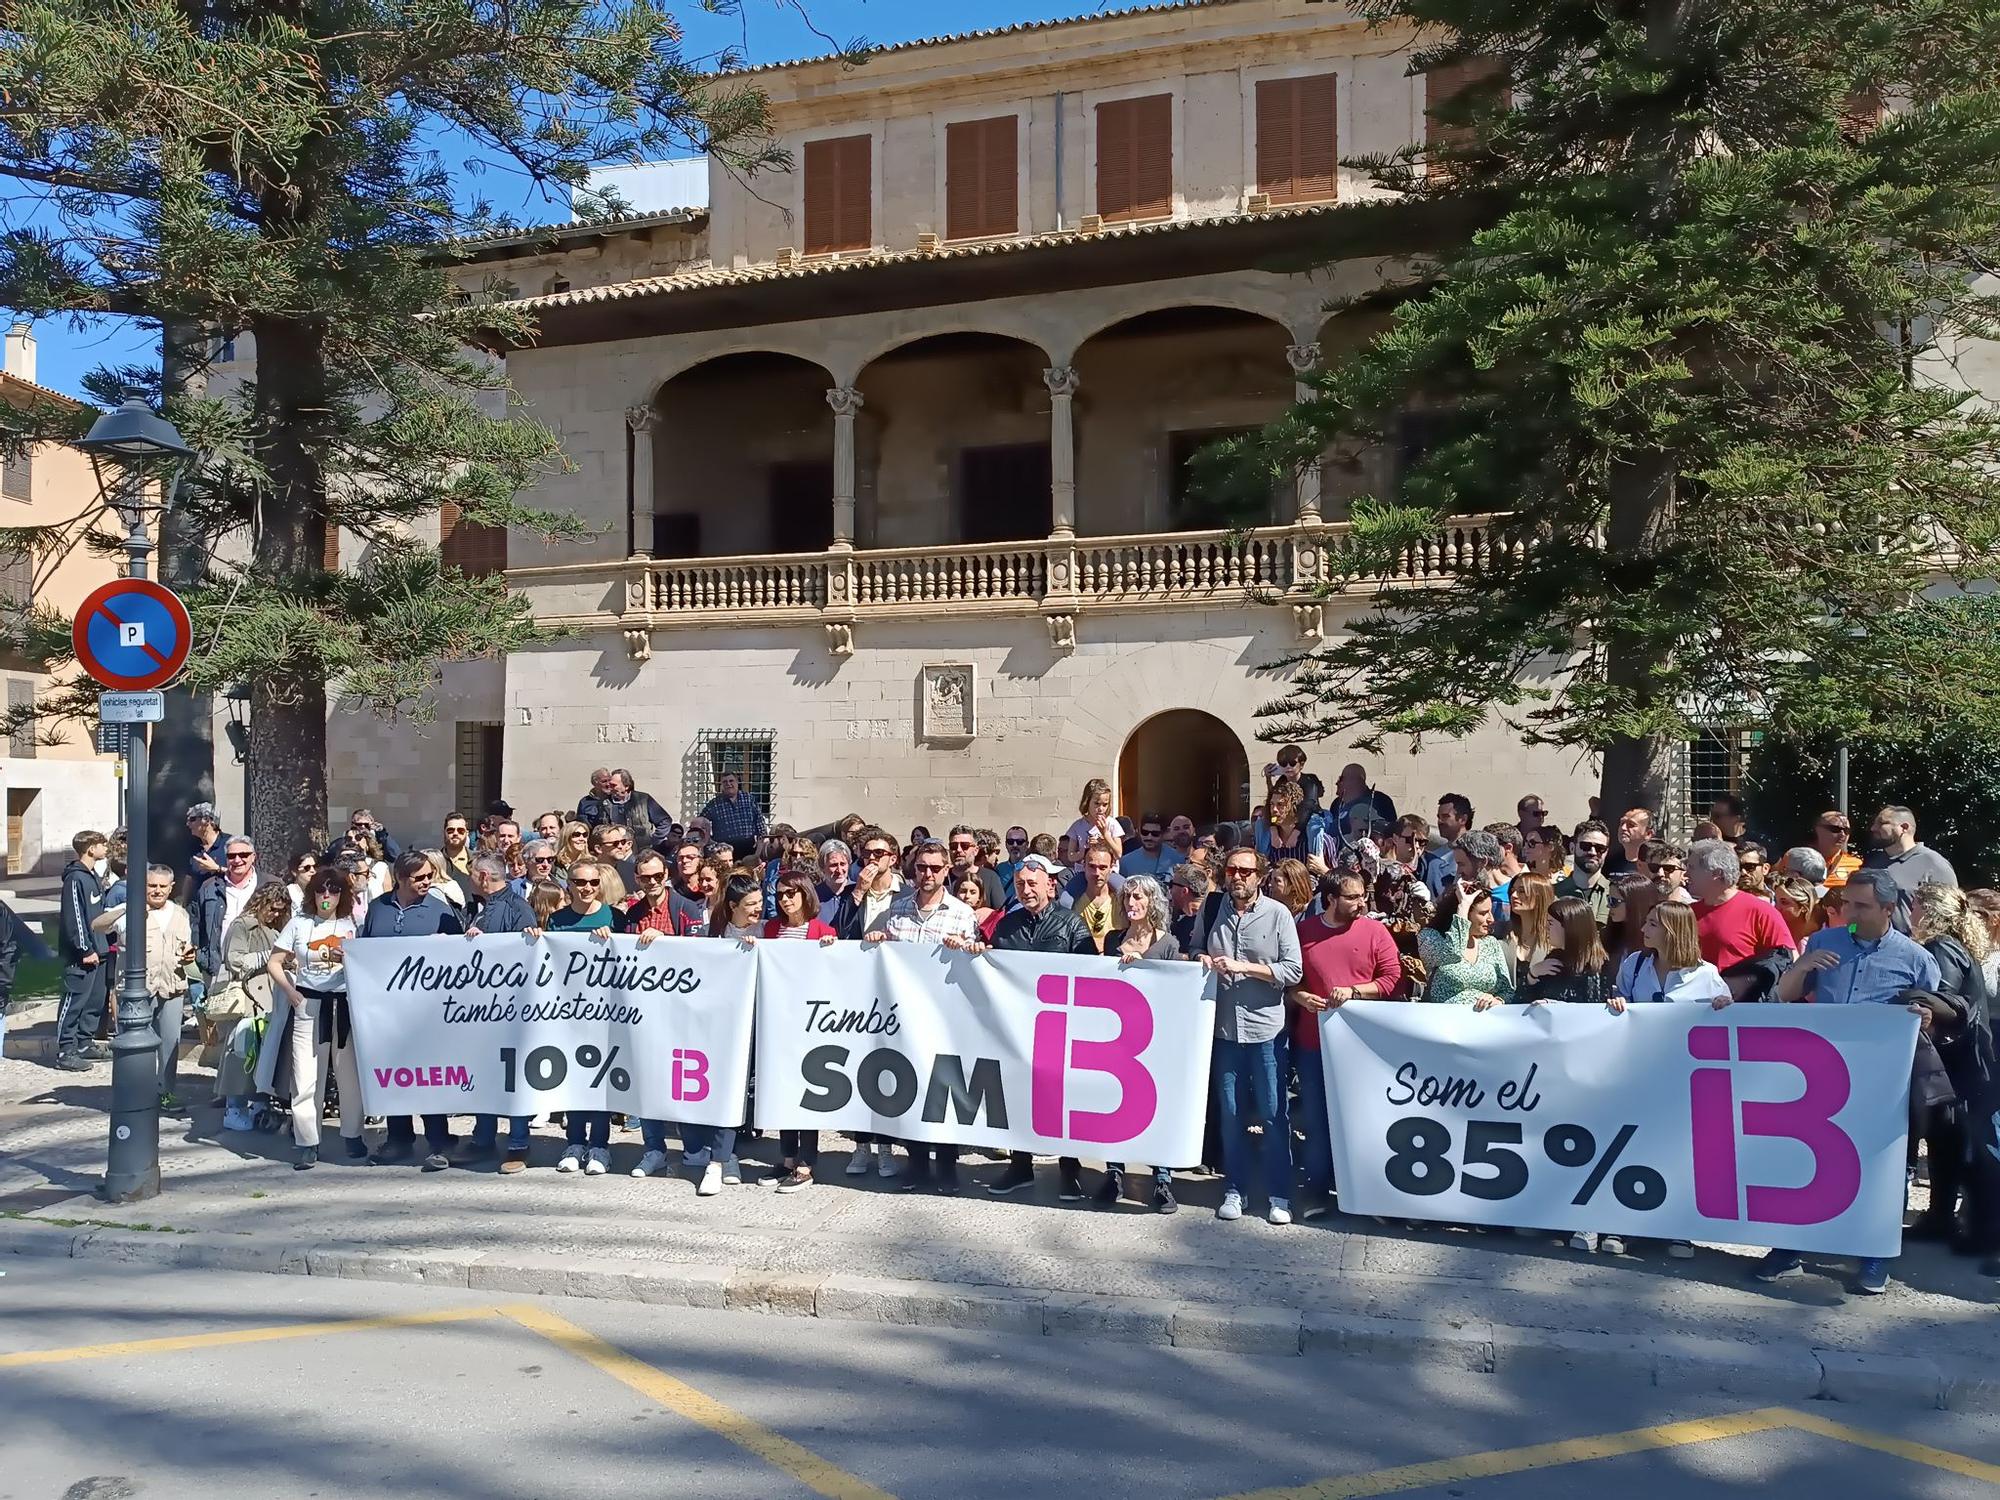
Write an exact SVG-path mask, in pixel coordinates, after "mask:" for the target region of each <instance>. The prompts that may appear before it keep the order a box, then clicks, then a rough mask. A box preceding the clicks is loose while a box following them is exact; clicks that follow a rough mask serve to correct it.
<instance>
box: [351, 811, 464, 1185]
mask: <svg viewBox="0 0 2000 1500" xmlns="http://www.w3.org/2000/svg"><path fill="white" fill-rule="evenodd" d="M395 874H396V885H395V888H394V889H393V890H391V891H390V892H389V894H388V895H386V896H383V897H382V898H381V899H379V900H376V901H370V902H369V903H368V915H367V916H366V917H365V918H363V919H362V923H361V936H362V937H364V938H377V937H435V936H436V935H437V934H439V933H451V934H453V935H454V936H455V935H457V934H459V933H462V932H464V931H465V927H464V924H462V923H461V922H460V921H459V920H458V914H457V913H456V912H454V911H453V910H452V909H451V908H450V907H449V906H446V905H445V904H444V902H442V901H433V900H431V882H432V881H433V880H435V879H436V878H437V874H436V872H435V871H434V870H432V869H431V862H430V859H429V858H428V857H427V856H425V855H422V854H418V853H417V852H415V851H414V850H412V851H410V852H409V853H407V854H402V855H399V856H397V859H396V870H395ZM387 1124H388V1127H389V1134H388V1139H387V1140H385V1141H384V1142H383V1144H382V1149H381V1150H380V1151H378V1152H377V1153H376V1159H377V1160H379V1161H408V1160H409V1159H410V1158H411V1157H412V1156H413V1155H415V1154H416V1143H417V1132H416V1127H415V1126H414V1125H412V1124H411V1122H410V1117H409V1116H408V1115H390V1116H389V1118H388V1121H387ZM424 1143H425V1144H426V1145H427V1146H428V1147H429V1148H430V1150H429V1152H428V1153H427V1154H426V1155H425V1157H424V1170H425V1171H426V1172H442V1171H443V1170H444V1169H445V1168H446V1167H448V1166H450V1165H451V1161H450V1159H449V1158H447V1157H446V1155H445V1151H446V1150H447V1149H448V1148H449V1147H450V1145H451V1116H450V1115H425V1116H424Z"/></svg>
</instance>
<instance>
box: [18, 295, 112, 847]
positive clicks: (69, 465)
mask: <svg viewBox="0 0 2000 1500" xmlns="http://www.w3.org/2000/svg"><path fill="white" fill-rule="evenodd" d="M0 400H4V401H7V402H9V403H11V404H13V405H15V406H17V407H20V408H22V409H29V408H32V407H34V406H36V405H38V404H41V403H59V404H61V405H62V406H65V407H71V408H74V407H76V406H78V405H79V403H78V402H76V401H75V400H73V399H72V398H70V397H68V396H65V395H62V394H60V393H59V392H56V391H52V390H49V389H47V388H46V387H43V386H41V385H38V384H36V382H35V335H34V332H33V330H32V328H31V326H30V325H29V324H27V323H16V324H15V325H14V326H13V327H12V328H10V329H9V330H8V331H7V336H6V361H5V366H4V369H0ZM4 469H5V472H4V474H0V527H8V528H15V527H44V526H72V527H73V526H75V525H76V524H78V523H79V522H80V521H82V520H84V519H86V518H87V517H88V516H89V515H90V514H92V513H94V512H95V511H96V510H97V508H98V504H99V500H98V488H97V479H96V476H95V475H94V474H93V473H92V472H91V468H90V460H89V459H87V458H85V457H84V456H83V454H82V453H80V452H78V451H77V450H76V449H74V448H70V447H67V446H65V445H63V444H60V443H42V444H38V445H36V446H34V447H32V448H29V449H27V450H26V451H24V452H22V453H20V454H18V455H16V456H15V457H13V458H10V459H8V460H7V462H6V464H5V466H4ZM117 573H118V569H117V566H116V565H115V564H114V563H112V562H111V561H110V560H109V559H108V558H102V557H98V556H95V555H94V554H92V553H91V552H90V551H89V550H88V549H87V548H85V547H83V546H81V545H78V546H76V547H73V548H71V549H70V550H69V551H68V552H66V553H64V554H62V555H61V556H59V557H58V556H56V555H55V554H53V553H48V554H45V555H43V554H38V555H37V556H35V557H33V558H29V557H14V558H0V597H4V598H5V600H6V602H7V603H9V604H26V603H30V602H32V603H36V604H44V605H47V606H49V607H50V608H53V609H55V610H56V611H58V612H59V613H62V614H65V615H67V614H71V613H73V612H74V611H75V609H76V607H77V606H78V605H79V604H81V603H82V602H83V599H84V596H85V595H86V594H88V593H89V592H90V591H91V590H92V589H94V588H96V587H97V585H99V584H100V583H108V582H110V580H111V579H112V578H114V577H116V576H117ZM0 681H4V682H5V683H6V687H5V692H6V694H7V699H6V701H7V707H8V708H10V709H14V708H19V707H22V706H24V705H27V704H31V703H34V702H35V701H36V700H37V699H38V698H40V697H42V696H43V695H44V694H45V693H46V692H47V690H48V688H49V686H50V685H51V681H50V679H49V677H48V676H47V675H46V674H44V673H43V672H42V670H41V665H40V663H39V662H34V661H29V660H26V659H23V658H21V657H18V656H13V655H9V654H7V653H4V652H0ZM119 769H120V767H119V766H118V764H117V762H116V761H115V760H114V759H113V758H112V757H109V756H104V755H100V754H98V752H97V747H96V746H95V745H94V744H93V743H91V739H90V735H89V733H88V731H86V730H82V729H78V728H76V727H75V726H74V725H60V726H59V725H55V724H53V723H46V724H43V725H41V726H40V727H39V728H37V727H36V726H33V725H29V726H26V727H24V728H22V729H21V730H20V731H18V732H17V733H15V734H13V735H12V736H10V737H9V738H8V739H6V740H4V741H0V791H4V793H5V797H6V807H7V820H6V823H5V825H4V831H3V832H0V837H3V838H4V840H5V843H4V845H0V851H4V858H5V860H6V873H7V874H9V875H37V874H52V873H54V872H56V871H58V870H60V869H61V868H62V867H63V865H64V864H65V863H67V862H68V860H69V858H70V844H69V841H70V839H71V837H72V836H73V835H74V834H76V833H77V832H78V831H79V830H80V829H84V828H99V829H108V828H110V827H112V826H113V825H115V824H117V823H118V822H120V821H121V818H120V813H119V807H120V800H121V799H120V787H119V782H118V771H119Z"/></svg>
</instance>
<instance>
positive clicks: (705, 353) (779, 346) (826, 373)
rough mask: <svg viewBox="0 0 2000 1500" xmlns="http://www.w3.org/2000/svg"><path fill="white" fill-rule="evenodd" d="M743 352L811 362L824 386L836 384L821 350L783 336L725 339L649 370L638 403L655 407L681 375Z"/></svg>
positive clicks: (738, 355) (732, 357) (836, 381)
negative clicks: (649, 381)
mask: <svg viewBox="0 0 2000 1500" xmlns="http://www.w3.org/2000/svg"><path fill="white" fill-rule="evenodd" d="M746 354H767V355H772V356H775V357H781V358H785V359H795V360H797V361H799V363H801V364H807V365H811V366H812V367H813V368H814V369H816V370H818V371H819V372H820V376H821V378H822V379H823V380H824V381H825V382H826V386H827V388H828V389H831V388H832V387H834V386H836V385H838V384H840V381H839V380H838V379H836V378H835V376H834V373H833V371H832V369H831V368H830V367H829V365H828V363H827V361H826V358H825V355H824V351H823V350H821V349H818V348H814V347H812V346H809V345H793V344H789V343H787V342H786V341H784V340H783V339H770V338H754V337H750V338H745V337H738V338H734V339H730V340H727V341H726V342H724V343H721V344H719V345H717V346H716V347H714V348H712V349H705V350H695V351H690V352H688V353H686V354H685V355H684V356H683V357H682V358H680V359H678V360H675V361H673V362H672V363H670V364H668V365H667V366H666V367H665V368H664V369H656V370H655V371H654V372H653V384H652V387H651V389H650V391H649V392H648V394H647V396H646V398H645V401H644V402H643V403H642V404H648V405H652V406H655V407H657V406H658V405H659V404H660V399H661V397H662V395H663V394H664V393H665V391H666V389H667V387H668V386H670V385H672V384H673V383H674V382H675V381H677V380H679V379H681V377H683V376H685V375H691V374H693V373H694V372H695V371H697V370H699V369H701V368H702V367H703V366H704V365H712V364H717V363H719V362H721V361H723V360H732V359H736V358H739V357H740V356H743V355H746Z"/></svg>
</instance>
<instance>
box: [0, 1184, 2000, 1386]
mask: <svg viewBox="0 0 2000 1500" xmlns="http://www.w3.org/2000/svg"><path fill="white" fill-rule="evenodd" d="M5 1255H21V1256H37V1257H49V1258H61V1259H75V1260H105V1261H121V1262H126V1263H132V1264H149V1265H162V1266H175V1267H187V1268H202V1269H211V1270H228V1271H261V1272H267V1273H272V1274H277V1275H291V1276H328V1277H339V1278H345V1279H348V1280H354V1281H383V1282H399V1283H405V1284H422V1285H426V1286H449V1287H458V1288H462V1289H465V1290H469V1291H488V1292H505V1293H507V1294H509V1295H529V1296H545V1297H589V1298H593V1299H596V1300H600V1301H613V1302H643V1303H649V1304H653V1305H656V1306H667V1307H698V1308H709V1309H724V1308H730V1309H736V1310H740V1311H747V1312H759V1313H765V1314H767V1315H772V1316H777V1317H796V1318H823V1319H827V1320H829V1321H839V1322H854V1323H881V1324H889V1325H894V1326H897V1327H914V1328H945V1329H961V1330H976V1331H981V1332H991V1333H1011V1334H1029V1335H1037V1336H1042V1337H1047V1338H1086V1339H1096V1340H1105V1341H1112V1342H1118V1343H1129V1344H1147V1345H1155V1346H1170V1347H1172V1348H1176V1349H1199V1350H1208V1351H1217V1352H1225V1353H1233V1354H1263V1355H1278V1356H1284V1357H1291V1358H1305V1359H1328V1358H1332V1359H1343V1360H1363V1361H1370V1362H1375V1363H1380V1364H1385V1365H1394V1366H1397V1367H1400V1368H1403V1369H1432V1370H1454V1371H1469V1372H1472V1373H1474V1374H1484V1375H1520V1376H1525V1377H1529V1378H1532V1377H1534V1376H1537V1375H1545V1374H1549V1373H1555V1372H1574V1373H1579V1374H1587V1375H1589V1376H1590V1377H1591V1378H1592V1379H1594V1380H1597V1381H1599V1382H1600V1383H1604V1384H1610V1383H1612V1382H1617V1383H1619V1384H1623V1385H1637V1386H1651V1387H1658V1388H1660V1389H1668V1390H1677V1391H1720V1392H1727V1393H1730V1394H1734V1395H1743V1396H1755V1397H1758V1398H1761V1399H1763V1400H1765V1401H1766V1402H1788V1401H1811V1400H1826V1401H1843V1402H1852V1401H1866V1402H1888V1403H1893V1404H1897V1405H1902V1406H1912V1407H1920V1408H1925V1409H1931V1410H1949V1411H1969V1412H1978V1413H1984V1414H1988V1415H2000V1373H1996V1372H1995V1371H1993V1370H1991V1369H1988V1368H1986V1367H1974V1368H1966V1369H1949V1368H1947V1367H1945V1366H1943V1365H1940V1364H1939V1363H1937V1362H1936V1361H1934V1360H1928V1359H1919V1358H1913V1357H1910V1356H1906V1355H1892V1354H1857V1353H1854V1352H1852V1351H1850V1350H1843V1349H1817V1348H1813V1347H1812V1346H1810V1345H1807V1344H1803V1343H1788V1344H1748V1343H1738V1342H1735V1341H1733V1340H1729V1339H1716V1338H1703V1337H1698V1336H1694V1335H1689V1334H1661V1335H1658V1336H1654V1337H1636V1336H1633V1335H1630V1334H1613V1333H1596V1332H1588V1331H1579V1330H1564V1329H1551V1328H1517V1327H1508V1326H1505V1325H1500V1324H1493V1323H1486V1322H1481V1321H1477V1320H1467V1321H1460V1322H1451V1321H1436V1322H1419V1321H1415V1320H1412V1319H1407V1318H1388V1317H1379V1318H1378V1317H1371V1316H1368V1315H1366V1314H1363V1313H1347V1312H1334V1311H1330V1310H1326V1309H1321V1308H1303V1309H1301V1308H1287V1307H1271V1306H1234V1305H1229V1304H1225V1303H1213V1302H1174V1301H1169V1300H1167V1299H1164V1298H1153V1297H1117V1296H1103V1295H1096V1294H1091V1293H1082V1292H1056V1291H1035V1290H1031V1289H1026V1288H1017V1287H1003V1286H986V1285H980V1284H977V1283H971V1282H928V1281H893V1280H885V1279H881V1278H875V1277H866V1276H840V1275H803V1276H801V1275H788V1274H783V1273H774V1272H768V1271H747V1270H738V1269H736V1268H734V1267H730V1266H719V1265H683V1264H667V1265H661V1264H657V1263H653V1262H647V1261H630V1260H613V1259H591V1258H578V1257H572V1256H561V1255H546V1254H531V1253H527V1252H522V1251H492V1252H487V1253H483V1254H481V1253H474V1252H469V1251H459V1250H380V1249H375V1248H372V1247H370V1246H368V1245H365V1244H359V1243H354V1244H325V1245H304V1244H287V1243H280V1242H273V1241H263V1240H258V1239H254V1238H251V1237H248V1236H241V1235H218V1234H203V1233H177V1232H174V1231H171V1230H163V1231H156V1232H147V1231H143V1230H129V1229H105V1228H70V1227H66V1226H62V1225H54V1224H45V1223H42V1222H40V1221H37V1220H33V1219H6V1220H0V1256H5Z"/></svg>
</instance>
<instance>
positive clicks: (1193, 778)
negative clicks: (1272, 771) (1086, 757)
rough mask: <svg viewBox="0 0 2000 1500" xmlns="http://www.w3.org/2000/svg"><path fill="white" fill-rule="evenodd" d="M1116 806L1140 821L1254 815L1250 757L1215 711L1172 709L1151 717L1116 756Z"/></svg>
mask: <svg viewBox="0 0 2000 1500" xmlns="http://www.w3.org/2000/svg"><path fill="white" fill-rule="evenodd" d="M1118 810H1119V812H1121V813H1123V814H1124V815H1125V816H1126V817H1128V818H1133V819H1137V818H1139V817H1140V816H1141V815H1143V814H1145V813H1149V812H1156V813H1159V814H1160V815H1161V816H1162V817H1168V818H1171V817H1174V816H1176V815H1177V814H1180V813H1185V814H1187V816H1188V817H1190V818H1192V819H1194V825H1195V827H1197V828H1207V827H1210V826H1211V825H1213V824H1215V823H1218V822H1222V821H1224V820H1225V819H1226V820H1232V821H1240V820H1242V819H1244V818H1247V817H1249V816H1250V758H1249V757H1248V756H1247V755H1245V754H1244V753H1243V742H1242V741H1241V740H1240V739H1238V738H1237V737H1236V731H1235V730H1233V729H1231V728H1230V727H1229V726H1228V725H1227V724H1225V723H1223V722H1222V720H1220V719H1218V718H1216V717H1215V715H1214V714H1208V713H1203V712H1202V711H1201V710H1200V709H1198V708H1170V709H1168V710H1167V711H1166V712H1165V713H1159V714H1155V715H1153V717H1152V718H1150V719H1148V720H1146V721H1145V723H1143V724H1141V725H1140V726H1139V727H1138V728H1137V729H1134V730H1133V731H1132V733H1131V736H1130V737H1129V738H1128V739H1127V740H1126V741H1125V748H1124V749H1123V750H1121V751H1120V752H1119V754H1118Z"/></svg>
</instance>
